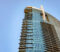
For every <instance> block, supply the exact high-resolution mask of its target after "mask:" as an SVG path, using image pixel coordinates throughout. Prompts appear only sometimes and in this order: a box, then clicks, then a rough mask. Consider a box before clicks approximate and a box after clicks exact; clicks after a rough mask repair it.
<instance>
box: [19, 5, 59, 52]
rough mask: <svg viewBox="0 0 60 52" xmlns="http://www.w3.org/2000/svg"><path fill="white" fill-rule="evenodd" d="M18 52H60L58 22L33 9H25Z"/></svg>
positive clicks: (39, 10)
mask: <svg viewBox="0 0 60 52" xmlns="http://www.w3.org/2000/svg"><path fill="white" fill-rule="evenodd" d="M24 12H25V17H24V19H23V24H22V32H21V38H20V43H19V44H20V46H19V52H60V38H59V37H60V31H59V30H60V21H58V20H57V19H55V18H54V17H53V16H52V15H50V14H48V13H47V12H44V11H43V10H41V9H38V8H35V7H30V6H29V7H26V8H25V10H24Z"/></svg>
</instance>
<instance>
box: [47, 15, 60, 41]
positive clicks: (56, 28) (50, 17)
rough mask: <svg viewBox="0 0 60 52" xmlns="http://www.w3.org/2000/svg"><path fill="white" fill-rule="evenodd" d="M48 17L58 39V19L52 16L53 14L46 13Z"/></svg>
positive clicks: (59, 25)
mask: <svg viewBox="0 0 60 52" xmlns="http://www.w3.org/2000/svg"><path fill="white" fill-rule="evenodd" d="M48 18H49V21H50V23H51V24H53V25H54V27H55V30H56V32H57V34H58V38H59V40H60V21H58V20H57V19H56V18H54V17H53V16H51V15H49V14H48Z"/></svg>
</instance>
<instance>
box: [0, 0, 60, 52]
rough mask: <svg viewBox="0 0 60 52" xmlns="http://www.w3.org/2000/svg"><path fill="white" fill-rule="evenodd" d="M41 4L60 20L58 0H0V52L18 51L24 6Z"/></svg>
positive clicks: (38, 6) (59, 1)
mask: <svg viewBox="0 0 60 52" xmlns="http://www.w3.org/2000/svg"><path fill="white" fill-rule="evenodd" d="M43 1H44V2H43ZM41 4H43V6H44V9H45V11H46V12H48V13H50V14H52V15H53V16H55V17H56V18H57V19H58V20H60V0H0V52H18V48H19V44H18V43H19V39H20V33H21V26H22V20H23V18H24V8H25V7H27V6H34V7H37V8H40V5H41Z"/></svg>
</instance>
